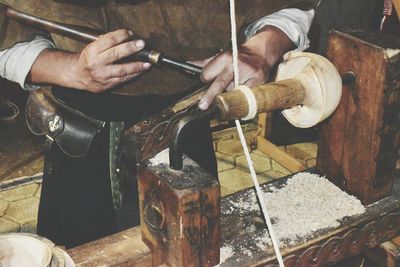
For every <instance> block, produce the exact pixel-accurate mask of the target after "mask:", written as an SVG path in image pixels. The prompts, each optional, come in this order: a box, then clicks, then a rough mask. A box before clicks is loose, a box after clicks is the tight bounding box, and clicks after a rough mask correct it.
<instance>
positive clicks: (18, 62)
mask: <svg viewBox="0 0 400 267" xmlns="http://www.w3.org/2000/svg"><path fill="white" fill-rule="evenodd" d="M54 47H55V45H54V44H53V43H52V42H51V41H49V40H47V39H46V38H44V37H42V36H36V37H35V38H34V39H33V40H32V41H29V42H23V43H17V44H15V45H14V46H13V47H11V48H9V49H6V50H3V51H0V76H1V77H3V78H5V79H7V80H10V81H13V82H16V83H18V84H19V85H20V86H21V87H22V88H23V89H25V90H35V89H37V88H39V87H38V86H35V85H32V84H27V83H26V77H27V75H28V73H29V71H30V70H31V67H32V65H33V63H34V62H35V60H36V58H37V57H38V56H39V54H40V53H41V52H42V51H43V50H44V49H46V48H54Z"/></svg>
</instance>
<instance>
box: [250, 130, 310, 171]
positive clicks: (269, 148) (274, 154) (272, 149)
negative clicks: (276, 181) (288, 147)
mask: <svg viewBox="0 0 400 267" xmlns="http://www.w3.org/2000/svg"><path fill="white" fill-rule="evenodd" d="M257 148H258V149H259V150H261V151H262V152H263V153H265V154H267V155H268V156H269V157H270V158H272V159H273V160H275V161H276V162H278V163H279V164H281V165H282V166H283V167H285V168H286V169H288V170H289V171H291V172H301V171H304V170H305V169H306V167H305V166H304V165H303V164H301V163H300V162H299V161H298V160H297V159H295V158H294V157H292V156H290V155H289V154H287V153H286V152H284V151H282V150H281V149H279V147H277V146H276V145H274V144H273V143H271V142H270V141H268V140H267V139H265V138H263V137H262V136H257Z"/></svg>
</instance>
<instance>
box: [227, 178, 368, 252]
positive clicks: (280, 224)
mask: <svg viewBox="0 0 400 267" xmlns="http://www.w3.org/2000/svg"><path fill="white" fill-rule="evenodd" d="M263 191H264V198H265V200H266V205H267V208H268V210H269V213H270V216H271V218H272V221H273V226H274V229H275V232H276V235H277V236H278V237H279V241H280V246H281V247H283V246H290V245H295V244H297V243H300V242H303V241H305V240H306V239H307V238H312V237H315V236H317V235H318V233H319V232H320V231H321V230H323V229H327V228H334V227H338V226H339V225H340V222H341V221H343V220H345V219H346V217H350V216H355V215H359V214H362V213H364V212H365V207H364V206H363V205H362V204H361V202H360V201H359V200H358V199H356V198H355V197H354V196H351V195H348V194H347V193H346V192H344V191H342V190H341V189H339V188H338V187H336V186H335V185H334V184H332V183H331V182H330V181H328V180H327V179H326V178H324V177H320V176H319V175H316V174H310V173H298V174H296V175H294V176H293V177H292V178H290V179H288V180H287V183H286V184H284V185H282V186H280V187H279V188H277V187H273V186H265V187H264V188H263ZM229 203H230V204H231V205H232V206H231V207H230V209H229V210H227V211H222V213H223V214H224V215H229V214H236V213H240V214H246V215H247V214H251V213H252V212H256V213H260V210H259V205H258V203H257V200H256V196H255V193H254V192H252V191H249V192H248V193H247V194H245V195H244V198H243V199H240V200H239V201H234V200H229ZM254 242H255V247H256V248H258V249H263V248H264V247H265V246H271V239H270V238H269V236H268V231H267V230H266V229H265V230H263V234H259V235H258V236H255V238H254Z"/></svg>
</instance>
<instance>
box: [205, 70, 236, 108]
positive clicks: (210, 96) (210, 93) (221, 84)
mask: <svg viewBox="0 0 400 267" xmlns="http://www.w3.org/2000/svg"><path fill="white" fill-rule="evenodd" d="M232 78H233V73H232V71H231V70H225V71H224V72H223V73H221V74H220V75H219V76H218V77H217V78H216V79H215V81H214V82H213V83H212V84H211V86H210V88H208V90H207V92H206V93H205V95H204V96H203V98H202V99H201V100H200V102H199V108H200V109H202V110H207V109H208V108H209V107H210V105H211V103H212V102H213V101H214V98H215V96H217V95H218V94H220V93H222V92H223V91H225V89H226V87H227V86H228V85H229V83H230V82H231V81H232Z"/></svg>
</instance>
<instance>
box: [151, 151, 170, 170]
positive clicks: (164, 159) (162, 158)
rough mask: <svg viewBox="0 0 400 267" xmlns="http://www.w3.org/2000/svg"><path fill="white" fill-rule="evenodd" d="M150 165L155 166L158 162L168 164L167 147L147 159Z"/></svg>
mask: <svg viewBox="0 0 400 267" xmlns="http://www.w3.org/2000/svg"><path fill="white" fill-rule="evenodd" d="M149 163H150V164H149V165H150V166H156V165H160V164H169V148H167V149H164V150H163V151H161V152H160V153H158V154H157V155H155V156H154V157H152V158H151V159H149Z"/></svg>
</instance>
